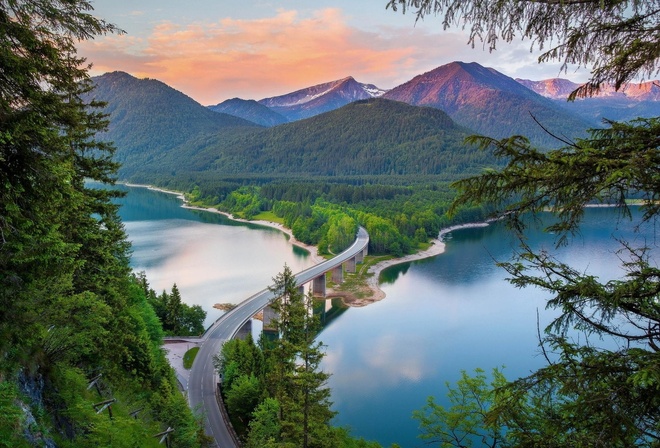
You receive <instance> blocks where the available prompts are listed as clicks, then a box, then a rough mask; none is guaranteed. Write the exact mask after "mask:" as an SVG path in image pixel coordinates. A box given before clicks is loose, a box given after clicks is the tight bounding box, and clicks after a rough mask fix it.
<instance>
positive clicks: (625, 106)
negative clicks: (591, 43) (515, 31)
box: [516, 78, 660, 123]
mask: <svg viewBox="0 0 660 448" xmlns="http://www.w3.org/2000/svg"><path fill="white" fill-rule="evenodd" d="M516 81H518V82H519V83H521V84H522V85H524V86H525V87H527V88H529V89H530V90H533V91H534V92H536V93H538V94H540V95H542V96H545V97H547V98H550V99H551V100H553V101H554V102H555V103H556V104H557V105H559V106H560V107H562V108H564V109H566V110H568V111H570V112H572V113H575V114H578V115H580V116H582V117H583V118H585V119H587V120H590V121H593V122H597V123H601V122H602V121H603V119H609V120H616V121H628V120H632V119H634V118H637V117H656V116H658V115H660V102H659V101H660V83H659V82H658V81H647V82H642V83H633V84H628V85H626V86H624V87H623V88H622V89H620V90H619V91H616V90H615V88H614V86H612V85H605V86H603V87H602V88H601V90H600V92H599V93H598V95H597V96H594V97H591V98H579V99H576V100H575V101H567V98H568V95H569V94H570V93H571V92H573V91H574V90H575V89H577V88H578V87H579V84H576V83H574V82H572V81H569V80H568V79H561V78H554V79H547V80H544V81H530V80H527V79H516Z"/></svg>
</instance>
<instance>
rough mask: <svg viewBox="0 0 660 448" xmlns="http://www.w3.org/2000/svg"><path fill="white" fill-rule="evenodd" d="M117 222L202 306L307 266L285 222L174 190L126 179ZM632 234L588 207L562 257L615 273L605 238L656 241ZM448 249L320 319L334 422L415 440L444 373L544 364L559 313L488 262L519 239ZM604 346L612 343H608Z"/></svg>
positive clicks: (137, 260) (463, 239)
mask: <svg viewBox="0 0 660 448" xmlns="http://www.w3.org/2000/svg"><path fill="white" fill-rule="evenodd" d="M128 190H129V194H128V196H127V197H126V198H124V199H122V203H123V207H122V209H121V216H122V220H123V221H124V223H125V226H126V231H127V233H128V235H129V239H130V240H131V241H132V243H133V257H132V265H133V267H134V268H135V269H136V270H138V271H140V270H142V271H145V272H146V274H147V277H148V279H149V282H150V284H151V286H152V288H154V289H155V290H156V291H158V292H160V291H161V290H162V289H170V288H171V286H172V283H174V282H176V283H177V286H178V287H179V289H180V290H181V293H182V296H183V300H184V301H185V302H187V303H189V304H199V305H201V306H202V307H203V308H204V309H205V310H206V311H207V312H208V313H209V316H208V318H207V325H208V324H209V323H211V322H213V320H215V319H216V318H217V317H218V316H219V315H220V314H221V312H220V311H218V310H215V309H213V308H212V307H213V304H215V303H224V302H230V303H238V302H240V301H242V300H243V299H245V298H247V297H248V296H250V295H252V294H253V293H255V292H257V291H259V290H261V289H263V288H264V287H265V286H267V285H268V284H269V283H270V281H271V278H272V277H274V276H275V275H276V274H277V273H278V272H280V271H281V270H282V267H283V266H284V264H285V263H286V264H288V265H289V266H290V267H291V268H292V270H293V271H294V272H297V271H300V270H302V269H304V268H306V267H308V266H310V265H311V264H312V262H311V260H310V257H309V256H308V254H307V253H306V252H305V251H304V250H301V249H298V248H295V247H294V246H292V245H291V244H290V242H289V241H288V237H287V236H286V235H285V234H283V233H282V232H280V231H277V230H274V229H269V228H264V227H258V226H254V225H248V224H243V223H236V222H234V221H231V220H228V219H226V218H225V217H223V216H222V215H219V214H215V213H208V212H201V211H194V210H189V209H184V208H181V207H180V205H181V203H180V200H179V199H177V198H176V196H173V195H169V194H164V193H159V192H154V191H150V190H147V189H144V188H130V189H128ZM642 235H645V238H646V239H644V237H640V236H635V235H634V234H633V232H632V226H631V225H630V224H629V223H627V222H620V223H618V221H617V215H616V214H615V212H614V211H613V210H612V209H608V208H594V209H589V210H587V213H586V215H585V224H584V225H583V226H582V228H581V234H580V235H578V236H576V237H575V238H574V239H573V240H572V244H571V245H569V246H568V247H563V248H561V249H559V250H558V252H557V253H558V256H559V257H560V258H561V259H562V260H566V261H569V262H570V263H571V265H573V266H578V267H580V268H582V269H588V270H589V271H590V272H593V273H596V274H597V275H599V276H601V277H602V278H607V279H609V278H614V277H618V276H620V275H621V272H620V271H619V270H618V268H617V266H618V258H617V254H616V251H617V249H619V246H618V245H617V244H616V242H615V241H614V240H613V239H612V238H611V237H612V236H616V237H620V238H621V237H623V238H626V239H629V240H632V241H634V242H636V243H638V244H643V243H648V244H652V245H655V244H656V241H655V228H654V226H653V225H652V224H651V225H649V226H648V227H647V228H646V229H644V232H643V233H642ZM528 242H529V244H531V245H532V246H533V247H537V248H541V247H544V248H548V249H552V248H553V247H554V244H553V243H554V236H553V235H547V234H544V233H542V232H539V231H536V232H531V233H530V235H529V241H528ZM446 245H447V247H446V251H445V253H444V254H442V255H439V256H437V257H433V258H430V259H426V260H421V261H417V262H412V263H406V264H402V265H398V266H395V267H392V268H390V269H388V270H386V271H384V272H383V275H382V276H381V282H382V289H383V290H384V292H385V293H386V295H387V296H386V298H385V299H384V300H382V301H380V302H377V303H374V304H371V305H368V306H366V307H362V308H350V309H348V310H346V311H345V312H342V313H337V314H336V317H335V318H334V319H333V320H332V321H331V322H330V323H329V324H328V325H327V326H326V327H325V328H324V330H323V332H322V333H321V335H320V336H319V340H320V341H322V342H323V343H324V344H325V345H326V357H325V360H324V362H323V368H324V369H325V370H326V371H328V372H330V373H332V376H331V378H330V381H329V386H330V387H331V388H332V391H333V392H332V400H333V402H334V405H333V409H334V410H336V411H338V412H339V414H338V416H337V417H336V418H335V423H336V424H338V425H342V426H349V427H350V428H351V429H352V433H353V434H354V435H356V436H361V437H364V438H366V439H368V440H376V441H378V442H380V443H381V444H383V445H384V446H389V445H390V444H391V443H395V442H396V443H399V444H400V445H401V446H402V447H415V446H422V445H423V442H422V441H421V440H419V439H417V434H418V428H417V422H416V421H415V420H413V419H412V418H411V414H412V411H413V410H415V409H420V408H422V407H423V406H424V405H425V402H426V398H427V396H428V395H435V396H437V397H438V398H439V401H442V400H440V399H441V398H442V397H444V396H445V394H446V391H447V389H446V386H445V382H450V383H453V382H455V381H456V380H457V379H458V378H459V376H460V372H461V370H466V371H468V372H471V371H473V370H474V369H475V368H477V367H480V368H483V369H484V370H486V371H490V370H491V369H492V368H494V367H502V366H504V373H505V375H506V376H507V377H508V378H514V377H519V376H521V375H525V374H526V373H528V372H530V370H532V369H535V368H537V367H540V366H541V365H543V359H542V358H541V357H540V356H539V348H538V330H537V315H538V319H539V321H540V326H541V327H544V326H545V325H547V324H548V323H549V322H550V321H551V319H552V317H553V316H554V315H555V314H554V312H553V311H546V310H545V300H547V299H548V295H547V293H545V292H543V291H540V290H533V289H524V290H520V289H516V288H514V287H513V286H511V285H510V284H509V283H508V282H507V281H506V280H505V277H506V273H505V272H504V271H503V270H502V269H500V268H498V267H496V266H495V261H496V260H499V261H504V260H507V259H509V257H510V256H511V254H512V253H513V252H514V250H515V249H516V242H515V240H513V239H512V238H511V236H510V234H509V233H508V232H507V231H506V230H505V229H503V227H502V225H501V224H494V225H491V226H488V227H482V228H470V229H462V230H458V231H454V232H452V233H450V234H449V235H448V236H447V240H446ZM605 343H607V342H606V341H605Z"/></svg>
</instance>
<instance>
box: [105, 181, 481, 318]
mask: <svg viewBox="0 0 660 448" xmlns="http://www.w3.org/2000/svg"><path fill="white" fill-rule="evenodd" d="M118 183H120V184H122V185H125V186H127V187H138V188H146V189H148V190H152V191H158V192H160V193H166V194H173V195H176V196H177V198H178V199H180V200H181V202H182V205H181V207H183V208H187V209H190V210H198V211H203V212H209V213H218V214H220V215H223V216H225V217H227V218H228V219H231V220H232V221H237V222H244V223H249V224H256V225H261V226H264V227H270V228H273V229H276V230H279V231H281V232H282V233H284V234H286V235H287V236H288V237H289V241H290V242H291V244H294V245H296V246H298V247H301V248H303V249H305V250H307V251H308V252H309V255H310V257H312V261H313V262H314V263H316V264H318V263H320V262H322V261H325V258H323V257H322V256H320V255H319V254H318V247H316V246H312V245H309V244H305V243H303V242H301V241H298V240H297V239H296V238H295V237H294V236H293V232H292V231H291V229H288V228H286V227H284V226H283V225H282V224H279V223H276V222H272V221H263V220H252V221H251V220H248V219H243V218H236V217H235V216H234V215H232V214H231V213H227V212H223V211H220V210H218V209H215V208H212V207H199V206H195V205H190V204H189V203H188V201H186V198H185V196H184V194H183V193H181V192H179V191H173V190H166V189H164V188H159V187H154V186H152V185H141V184H131V183H128V182H118ZM488 225H489V224H488V223H487V222H477V223H466V224H459V225H455V226H451V227H447V228H445V229H442V230H440V232H439V233H438V237H437V238H434V239H433V240H431V245H430V246H429V248H428V249H425V250H422V251H419V252H415V253H414V254H409V255H405V256H403V257H400V258H392V259H390V260H385V261H380V262H378V263H376V264H374V265H373V266H370V267H369V269H368V270H367V273H366V274H367V275H366V284H367V287H368V288H369V289H370V291H371V295H370V297H369V298H364V299H355V300H344V303H345V304H346V305H347V306H353V307H360V306H365V305H368V304H370V303H374V302H378V301H380V300H383V299H384V298H385V296H386V294H385V292H384V291H383V290H382V289H381V288H380V284H379V279H380V274H381V272H382V271H383V270H385V269H387V268H389V267H391V266H395V265H397V264H402V263H409V262H411V261H417V260H423V259H425V258H431V257H435V256H437V255H440V254H442V253H443V252H444V251H445V242H444V241H443V237H444V236H445V235H446V234H448V233H450V232H453V231H455V230H461V229H468V228H474V227H487V226H488ZM327 293H328V294H327V295H328V298H330V297H342V296H343V294H342V292H341V291H334V290H332V289H328V291H327Z"/></svg>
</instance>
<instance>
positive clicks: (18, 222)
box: [0, 1, 206, 447]
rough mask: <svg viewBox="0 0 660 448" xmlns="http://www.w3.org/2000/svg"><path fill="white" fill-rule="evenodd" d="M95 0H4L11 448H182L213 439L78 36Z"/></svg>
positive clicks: (5, 442) (90, 30)
mask: <svg viewBox="0 0 660 448" xmlns="http://www.w3.org/2000/svg"><path fill="white" fill-rule="evenodd" d="M89 10H90V6H89V4H88V3H86V2H84V1H66V2H61V1H49V2H30V1H26V2H23V1H19V2H10V4H8V2H3V3H1V4H0V17H2V19H1V20H2V24H3V26H2V27H0V54H1V57H2V76H1V77H0V117H2V119H1V120H0V121H1V122H2V128H1V130H0V184H1V185H2V188H0V446H4V447H30V446H49V447H53V446H61V447H101V446H112V447H135V446H140V447H149V446H153V447H156V446H159V443H158V439H157V438H155V437H154V435H155V434H158V433H159V432H161V431H163V430H165V429H167V428H168V427H171V428H174V429H175V431H174V432H173V433H172V434H171V435H170V436H169V440H170V442H172V443H174V444H175V446H178V447H199V446H202V445H205V443H206V437H205V436H204V434H203V431H201V426H200V425H199V423H198V422H197V421H196V420H195V418H194V417H193V414H192V413H191V411H190V409H189V408H188V406H187V403H186V400H185V399H184V397H183V395H182V394H181V393H180V392H179V390H178V388H177V383H176V379H175V377H174V374H173V372H172V369H171V367H170V366H169V364H168V362H167V360H166V359H165V356H164V354H163V351H162V349H161V344H162V335H163V331H162V327H161V324H160V322H159V320H158V318H157V317H156V314H155V313H154V310H153V308H152V307H151V306H149V304H148V302H147V297H146V294H145V287H144V286H145V284H144V283H143V284H141V283H140V282H138V280H137V279H136V278H134V277H133V275H132V274H131V269H130V266H129V262H128V261H129V255H130V245H129V243H128V241H127V239H126V235H125V233H124V229H123V225H122V223H121V222H120V220H119V218H118V215H117V206H115V205H114V204H113V203H112V199H113V198H114V197H115V196H116V195H117V193H116V192H114V191H113V190H112V189H109V190H97V189H90V188H88V186H87V184H86V180H87V179H93V180H96V181H98V182H102V183H107V184H112V182H113V177H114V175H115V171H116V169H117V164H116V163H115V162H114V161H113V160H112V157H113V152H114V149H113V147H112V146H109V145H107V144H105V143H102V142H99V141H97V140H96V139H95V137H94V134H95V133H96V132H98V131H102V130H103V129H104V128H105V126H106V125H107V122H106V121H105V118H104V116H103V115H102V114H100V113H99V107H98V106H100V105H98V104H92V105H91V106H90V107H87V106H86V105H85V103H84V102H83V101H82V99H81V97H82V96H84V95H86V94H87V93H88V92H89V89H90V87H91V86H90V84H89V78H88V75H87V72H86V70H85V69H84V68H79V67H85V66H86V64H84V60H82V59H80V58H78V57H76V55H75V48H74V43H75V42H77V41H78V39H80V38H83V37H85V36H88V37H90V36H94V35H95V34H102V33H109V32H113V31H115V27H114V26H113V25H110V24H107V23H105V22H103V21H101V20H99V19H96V18H95V17H93V16H91V15H89V14H88V11H89Z"/></svg>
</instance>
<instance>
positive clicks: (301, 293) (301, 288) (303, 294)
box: [298, 285, 305, 297]
mask: <svg viewBox="0 0 660 448" xmlns="http://www.w3.org/2000/svg"><path fill="white" fill-rule="evenodd" d="M298 292H299V293H300V295H301V296H303V297H304V296H305V285H300V286H298Z"/></svg>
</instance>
